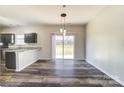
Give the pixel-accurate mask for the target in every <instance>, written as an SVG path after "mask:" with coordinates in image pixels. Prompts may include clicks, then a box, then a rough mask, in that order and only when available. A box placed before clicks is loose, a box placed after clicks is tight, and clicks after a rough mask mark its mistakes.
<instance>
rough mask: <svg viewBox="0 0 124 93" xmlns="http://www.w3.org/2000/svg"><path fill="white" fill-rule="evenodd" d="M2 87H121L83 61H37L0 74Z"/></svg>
mask: <svg viewBox="0 0 124 93" xmlns="http://www.w3.org/2000/svg"><path fill="white" fill-rule="evenodd" d="M0 86H2V87H121V85H120V84H119V83H117V82H116V81H114V80H113V79H111V78H110V77H108V76H107V75H105V74H104V73H102V72H101V71H99V70H98V69H96V68H95V67H93V66H92V65H90V64H89V63H87V62H85V61H73V60H56V61H41V60H39V61H37V62H35V63H33V64H32V65H30V66H29V67H27V68H25V69H24V70H22V71H20V72H13V71H7V72H5V73H3V74H2V75H1V76H0Z"/></svg>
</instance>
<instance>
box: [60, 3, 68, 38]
mask: <svg viewBox="0 0 124 93" xmlns="http://www.w3.org/2000/svg"><path fill="white" fill-rule="evenodd" d="M65 7H66V6H65V5H63V8H65ZM66 16H67V14H66V13H61V14H60V17H61V28H60V33H61V34H63V35H64V36H65V35H66V33H67V30H66V28H65V26H66V24H65V17H66Z"/></svg>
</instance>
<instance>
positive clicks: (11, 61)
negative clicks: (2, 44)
mask: <svg viewBox="0 0 124 93" xmlns="http://www.w3.org/2000/svg"><path fill="white" fill-rule="evenodd" d="M5 66H6V67H7V68H8V69H16V54H15V52H6V53H5Z"/></svg>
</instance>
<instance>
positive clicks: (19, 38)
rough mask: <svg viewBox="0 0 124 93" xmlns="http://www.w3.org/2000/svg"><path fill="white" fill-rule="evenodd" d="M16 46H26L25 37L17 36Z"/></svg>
mask: <svg viewBox="0 0 124 93" xmlns="http://www.w3.org/2000/svg"><path fill="white" fill-rule="evenodd" d="M15 44H16V45H24V44H25V43H24V35H16V36H15Z"/></svg>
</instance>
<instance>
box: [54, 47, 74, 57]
mask: <svg viewBox="0 0 124 93" xmlns="http://www.w3.org/2000/svg"><path fill="white" fill-rule="evenodd" d="M62 47H63V46H62V45H56V54H57V55H62V51H63V50H62ZM64 55H73V46H72V45H64Z"/></svg>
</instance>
